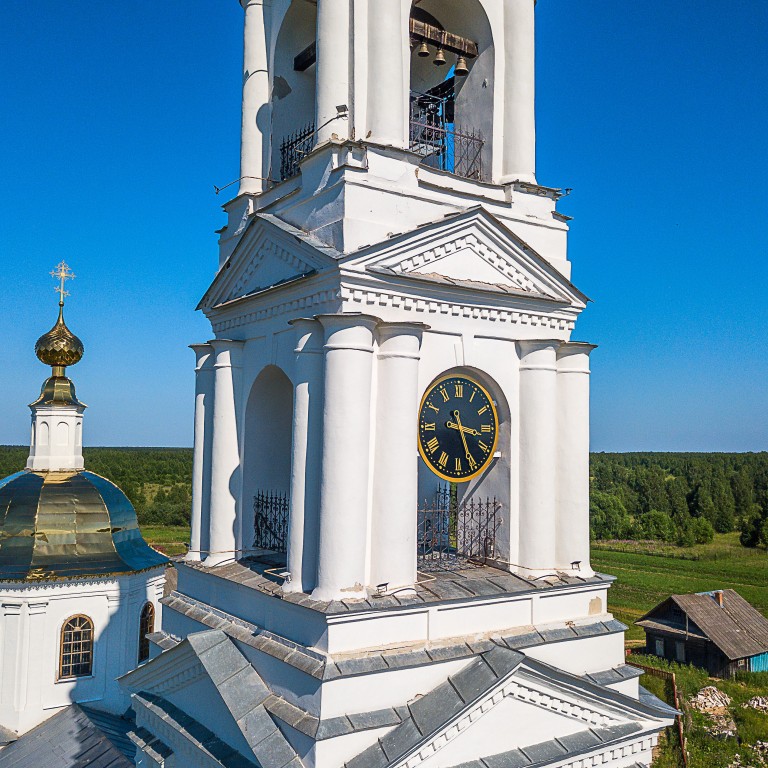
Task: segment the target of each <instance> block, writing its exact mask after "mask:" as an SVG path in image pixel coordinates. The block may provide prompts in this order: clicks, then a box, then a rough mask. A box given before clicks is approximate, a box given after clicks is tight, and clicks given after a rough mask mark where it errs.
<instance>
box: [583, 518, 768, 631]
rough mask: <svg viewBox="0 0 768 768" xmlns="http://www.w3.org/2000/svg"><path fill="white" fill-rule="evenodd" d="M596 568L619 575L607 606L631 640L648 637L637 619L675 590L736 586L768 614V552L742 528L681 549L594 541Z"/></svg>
mask: <svg viewBox="0 0 768 768" xmlns="http://www.w3.org/2000/svg"><path fill="white" fill-rule="evenodd" d="M592 567H593V568H595V570H598V571H600V572H601V573H608V574H611V575H613V576H616V582H615V583H614V585H613V586H612V587H611V590H610V592H609V593H608V607H609V610H610V611H612V612H613V613H614V614H615V616H616V618H618V619H619V620H620V621H623V622H624V623H625V624H627V625H629V627H630V630H629V632H628V633H627V640H628V641H629V642H630V644H632V645H636V644H638V642H640V641H642V640H643V632H642V630H641V629H640V628H639V627H635V626H634V625H633V622H635V621H636V620H637V619H639V618H640V617H641V616H642V615H643V614H644V613H646V612H647V611H649V610H650V609H651V608H653V607H654V606H655V605H656V604H657V603H659V602H661V601H662V600H663V599H665V598H666V597H668V596H669V595H670V594H680V593H685V592H708V591H710V590H713V589H726V588H730V589H735V590H736V591H737V592H738V593H739V594H740V595H741V596H742V597H743V598H744V599H745V600H748V601H749V602H750V603H752V605H754V606H755V607H756V608H757V609H758V610H759V611H761V612H762V613H763V614H764V615H766V616H768V554H767V553H766V551H765V550H764V549H747V548H745V547H742V546H741V545H740V544H739V536H738V534H737V533H724V534H718V535H717V536H716V537H715V540H714V541H713V542H712V543H711V544H701V545H698V546H695V547H687V548H680V547H676V546H672V545H663V544H660V543H659V542H633V541H622V542H594V544H593V546H592Z"/></svg>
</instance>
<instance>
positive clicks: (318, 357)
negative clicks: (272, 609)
mask: <svg viewBox="0 0 768 768" xmlns="http://www.w3.org/2000/svg"><path fill="white" fill-rule="evenodd" d="M291 325H292V326H293V327H294V328H295V329H296V349H295V352H296V363H295V369H294V393H293V439H292V443H291V501H290V504H291V506H290V514H289V518H288V567H287V569H288V571H289V572H290V574H291V580H290V582H286V583H285V584H284V585H283V589H284V590H285V591H286V592H307V593H308V592H310V591H311V590H312V589H314V587H315V581H316V578H317V540H318V535H319V515H320V457H321V456H322V438H323V431H322V430H323V355H324V351H323V343H324V334H323V326H322V325H321V324H320V323H319V322H318V321H317V320H308V319H305V318H302V319H300V320H292V321H291Z"/></svg>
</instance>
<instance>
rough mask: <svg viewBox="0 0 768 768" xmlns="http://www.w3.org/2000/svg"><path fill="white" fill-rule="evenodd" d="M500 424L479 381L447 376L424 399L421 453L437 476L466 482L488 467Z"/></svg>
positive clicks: (494, 448)
mask: <svg viewBox="0 0 768 768" xmlns="http://www.w3.org/2000/svg"><path fill="white" fill-rule="evenodd" d="M498 427H499V419H498V416H497V414H496V406H495V405H494V404H493V400H491V397H490V395H489V394H488V393H487V392H486V391H485V389H483V387H481V386H480V384H478V383H477V382H476V381H473V380H472V379H470V378H467V377H466V376H444V377H443V378H441V379H438V380H437V381H436V382H435V383H434V384H432V386H430V388H429V389H428V390H427V391H426V392H425V393H424V397H423V398H422V400H421V407H420V408H419V453H420V454H421V457H422V458H423V459H424V461H426V462H427V465H428V466H429V468H430V469H431V470H432V471H433V472H434V473H435V474H436V475H437V476H438V477H441V478H442V479H443V480H448V481H450V482H453V483H463V482H466V481H467V480H471V479H472V478H473V477H476V476H477V475H479V474H480V473H481V472H482V471H483V470H485V469H486V468H487V466H488V464H489V463H490V461H491V459H492V458H493V454H494V453H495V451H496V439H497V434H498Z"/></svg>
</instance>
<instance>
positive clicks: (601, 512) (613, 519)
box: [589, 491, 630, 539]
mask: <svg viewBox="0 0 768 768" xmlns="http://www.w3.org/2000/svg"><path fill="white" fill-rule="evenodd" d="M629 526H630V519H629V515H628V514H627V510H626V509H625V508H624V505H623V504H622V503H621V500H620V499H619V498H618V497H616V496H613V495H612V494H610V493H605V492H603V491H592V493H591V495H590V500H589V527H590V537H591V538H592V539H623V538H625V537H626V535H627V533H628V531H629Z"/></svg>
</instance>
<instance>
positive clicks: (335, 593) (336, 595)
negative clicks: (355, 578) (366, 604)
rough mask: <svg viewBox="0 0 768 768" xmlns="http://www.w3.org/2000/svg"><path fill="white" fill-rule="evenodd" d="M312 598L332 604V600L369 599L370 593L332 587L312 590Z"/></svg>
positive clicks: (362, 589)
mask: <svg viewBox="0 0 768 768" xmlns="http://www.w3.org/2000/svg"><path fill="white" fill-rule="evenodd" d="M310 597H311V598H312V599H313V600H318V601H320V602H324V603H330V602H331V601H332V600H365V599H366V598H367V597H368V591H367V590H366V589H364V588H361V589H332V588H330V587H316V588H315V589H313V590H312V594H311V595H310Z"/></svg>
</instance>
